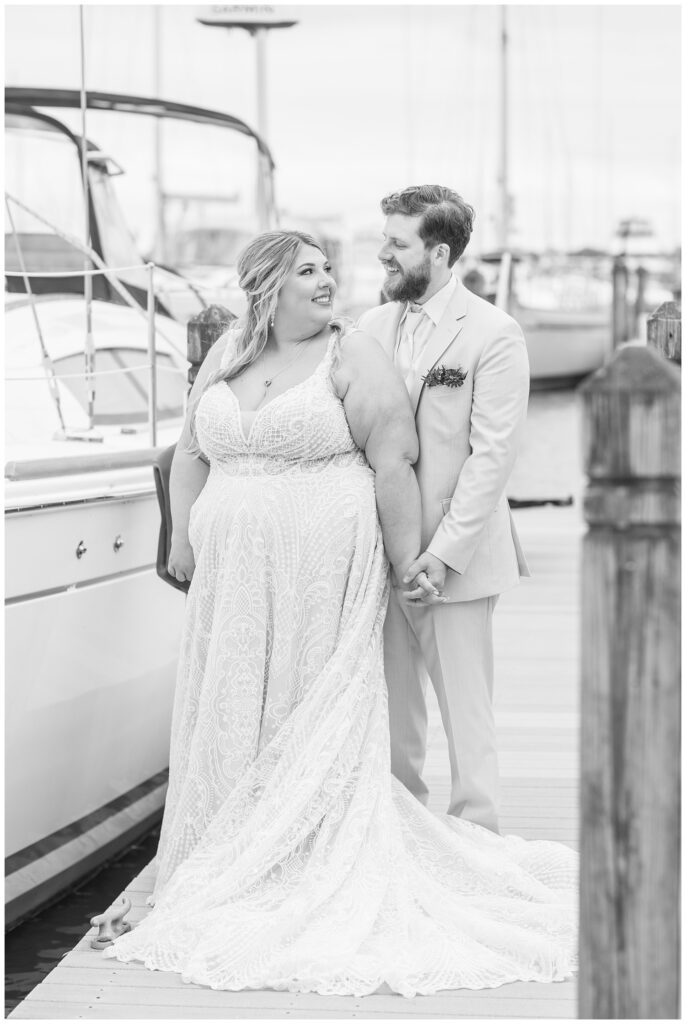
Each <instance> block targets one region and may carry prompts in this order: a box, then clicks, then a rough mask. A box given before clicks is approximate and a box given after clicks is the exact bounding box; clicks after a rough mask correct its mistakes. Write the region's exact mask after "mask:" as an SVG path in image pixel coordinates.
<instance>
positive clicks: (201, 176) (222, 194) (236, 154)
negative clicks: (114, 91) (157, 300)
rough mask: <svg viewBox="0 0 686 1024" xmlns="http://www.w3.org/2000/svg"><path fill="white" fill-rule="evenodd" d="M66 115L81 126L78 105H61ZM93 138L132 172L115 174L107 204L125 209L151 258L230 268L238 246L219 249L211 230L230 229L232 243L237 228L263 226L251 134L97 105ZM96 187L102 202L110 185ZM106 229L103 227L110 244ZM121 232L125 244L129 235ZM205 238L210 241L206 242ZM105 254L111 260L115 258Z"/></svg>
mask: <svg viewBox="0 0 686 1024" xmlns="http://www.w3.org/2000/svg"><path fill="white" fill-rule="evenodd" d="M58 116H59V118H60V120H61V121H63V122H64V123H65V124H66V125H67V126H68V127H69V128H70V129H71V130H72V131H74V132H78V131H79V118H80V114H79V112H78V111H77V110H68V109H60V111H59V115H58ZM88 136H89V138H91V139H93V140H94V141H95V142H97V146H98V149H100V150H102V151H103V152H105V153H108V154H112V155H113V156H115V157H116V160H117V163H118V164H120V165H121V166H122V167H123V168H124V169H125V173H124V174H119V175H117V176H115V177H109V176H107V177H108V182H107V185H106V187H107V188H108V189H109V190H110V196H111V197H115V198H116V202H112V199H111V198H110V201H109V202H108V204H107V208H108V209H111V208H112V207H113V206H119V207H120V209H121V212H122V214H123V217H122V223H126V224H127V225H129V226H130V229H131V242H132V244H133V245H134V247H135V250H136V251H137V252H138V253H142V254H144V255H145V256H146V258H147V257H150V258H154V259H155V262H157V263H162V264H172V265H178V264H177V259H178V257H179V256H181V257H182V260H183V263H184V265H186V266H189V265H198V264H200V265H202V264H208V263H212V264H215V265H216V264H217V263H219V264H220V265H221V264H224V265H227V264H230V263H232V262H233V261H234V260H235V255H236V253H235V246H233V245H229V246H228V248H227V249H226V250H224V249H219V250H218V249H217V246H216V243H215V241H214V239H213V238H212V236H211V232H213V231H220V232H227V234H226V235H224V237H225V238H226V239H227V241H228V240H229V238H230V237H233V236H235V235H236V233H238V235H240V236H241V237H249V236H251V235H254V234H255V233H256V232H257V231H259V230H260V227H261V221H260V216H259V214H258V188H257V182H258V177H259V172H260V166H261V165H260V157H259V152H258V148H257V143H256V141H255V139H254V138H252V137H251V136H249V135H242V134H240V133H238V132H235V131H232V130H227V128H225V127H222V126H219V125H213V124H196V123H194V122H190V121H181V120H164V119H159V118H156V117H154V116H152V115H150V116H146V115H145V114H140V113H135V114H134V113H128V112H126V111H121V110H89V111H88ZM157 146H159V149H158V150H157V152H158V153H159V169H158V167H157V166H156V156H155V154H156V147H157ZM91 180H92V182H93V178H92V179H91ZM93 185H94V200H95V199H96V193H102V192H104V188H105V183H104V182H103V181H102V180H98V181H97V182H93ZM92 187H93V186H92ZM103 203H104V197H103ZM104 212H105V211H103V213H104ZM106 234H107V232H104V231H103V246H105V245H106V244H107V242H106V239H105V235H106ZM115 234H116V237H117V239H118V240H119V241H118V243H117V244H121V232H116V233H115ZM191 238H192V239H193V242H192V243H191V244H190V246H189V242H188V240H189V239H191ZM198 238H202V239H204V241H203V242H202V243H201V244H200V245H198V244H197V239H198ZM105 255H106V258H107V259H108V262H110V261H111V260H113V259H114V257H113V256H112V257H111V256H110V253H106V254H105ZM184 257H186V258H187V259H188V263H186V260H185V259H184ZM120 265H124V264H120Z"/></svg>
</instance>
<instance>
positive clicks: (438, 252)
mask: <svg viewBox="0 0 686 1024" xmlns="http://www.w3.org/2000/svg"><path fill="white" fill-rule="evenodd" d="M432 255H433V259H434V262H435V263H447V261H448V260H449V259H450V246H449V245H446V244H445V242H441V243H440V245H437V246H436V247H435V248H434V251H433V254H432Z"/></svg>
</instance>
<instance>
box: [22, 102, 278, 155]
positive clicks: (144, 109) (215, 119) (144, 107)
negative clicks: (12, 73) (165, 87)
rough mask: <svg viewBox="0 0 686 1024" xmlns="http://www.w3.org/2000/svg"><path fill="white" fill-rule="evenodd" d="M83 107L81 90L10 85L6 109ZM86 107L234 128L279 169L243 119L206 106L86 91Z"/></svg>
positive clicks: (257, 136) (259, 138) (268, 150)
mask: <svg viewBox="0 0 686 1024" xmlns="http://www.w3.org/2000/svg"><path fill="white" fill-rule="evenodd" d="M80 106H81V93H80V91H79V90H78V89H44V88H36V87H34V86H26V87H24V86H8V87H7V88H6V89H5V109H6V110H11V109H12V108H15V110H16V109H17V108H22V109H26V108H30V107H62V108H65V109H78V108H79V107H80ZM86 106H87V107H88V108H89V109H90V110H116V111H120V112H121V113H125V114H145V115H147V116H148V117H162V118H165V119H169V118H171V119H176V120H179V121H192V122H194V123H195V124H211V125H216V126H218V127H224V128H229V129H233V131H236V132H240V134H241V135H248V136H249V137H250V138H253V139H254V140H255V143H256V145H257V148H258V149H259V151H260V153H261V154H262V155H263V156H264V157H266V159H267V161H268V162H269V166H270V168H271V169H272V170H273V169H274V167H275V166H276V165H275V163H274V158H273V157H272V154H271V151H270V149H269V147H268V145H267V143H266V142H265V141H264V139H263V138H261V136H259V135H258V134H257V132H255V131H253V129H252V128H251V127H250V126H249V125H248V124H246V123H245V121H241V119H240V118H239V117H234V116H233V114H224V113H222V112H221V111H218V110H208V109H207V108H206V107H194V106H191V105H189V104H187V103H176V102H173V101H171V100H161V99H153V98H151V97H146V96H128V95H126V94H124V93H113V92H91V91H87V92H86Z"/></svg>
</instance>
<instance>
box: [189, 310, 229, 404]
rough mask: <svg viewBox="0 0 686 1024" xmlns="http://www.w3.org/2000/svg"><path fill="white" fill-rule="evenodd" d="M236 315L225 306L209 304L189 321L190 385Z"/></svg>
mask: <svg viewBox="0 0 686 1024" xmlns="http://www.w3.org/2000/svg"><path fill="white" fill-rule="evenodd" d="M235 319H236V317H235V315H234V314H233V313H231V312H230V311H229V310H228V309H226V307H225V306H208V307H207V308H206V309H203V310H202V311H201V312H200V313H198V314H197V315H196V316H194V317H192V318H191V319H190V320H189V321H188V327H187V331H188V338H187V357H188V362H189V363H190V364H191V365H190V368H189V370H188V386H189V387H191V386H192V384H193V381H194V380H195V378H196V377H197V375H198V370H199V369H200V365H201V364H202V361H203V359H204V358H205V356H206V355H207V353H208V352H209V350H210V349H211V348H212V346H213V345H214V343H215V341H217V339H218V338H220V337H221V335H222V334H223V333H224V331H226V329H227V327H228V326H229V325H230V324H231V322H232V321H233V320H235Z"/></svg>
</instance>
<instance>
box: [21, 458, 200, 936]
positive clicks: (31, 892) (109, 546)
mask: <svg viewBox="0 0 686 1024" xmlns="http://www.w3.org/2000/svg"><path fill="white" fill-rule="evenodd" d="M116 476H117V474H112V473H110V474H109V479H110V486H109V488H104V487H103V486H102V484H101V483H98V482H97V481H92V480H88V479H87V478H86V477H85V475H84V477H83V478H81V483H80V484H79V483H77V481H76V480H71V481H69V486H67V485H66V482H65V480H64V478H62V479H60V480H59V485H60V490H62V491H63V493H70V494H71V498H66V499H64V498H63V499H62V500H60V498H59V496H58V494H57V493H55V494H53V495H51V496H50V497H48V499H47V501H46V500H45V498H44V502H43V507H41V508H38V507H36V505H35V504H33V503H32V500H31V497H30V490H31V486H32V485H31V484H30V483H26V482H22V483H19V484H17V485H16V486H15V490H16V492H17V493H19V492H20V493H21V500H20V501H19V500H16V503H15V504H14V507H13V503H12V492H13V486H12V485H11V484H10V487H9V488H8V494H7V504H8V511H7V516H6V520H7V522H6V527H7V528H6V552H7V557H6V569H7V608H6V616H7V617H6V678H7V696H6V756H7V764H8V768H9V770H8V773H7V782H6V855H7V860H6V876H7V877H6V904H7V906H6V924H7V925H8V926H11V925H12V924H13V923H16V922H18V921H19V920H20V919H22V918H23V917H25V916H27V915H28V914H30V913H32V912H34V911H35V910H36V909H37V908H38V907H40V906H41V905H42V904H44V903H45V902H47V901H49V900H51V899H53V898H54V897H55V896H56V895H57V894H59V893H60V892H61V891H62V890H63V889H65V888H66V887H68V886H69V885H71V884H73V883H74V881H76V880H77V879H78V878H79V877H82V876H83V875H84V874H86V873H88V872H90V871H92V870H93V869H94V868H95V867H96V866H97V865H98V864H99V863H101V862H102V861H103V860H105V859H107V858H108V857H111V856H113V854H114V853H116V852H118V850H120V849H123V848H124V847H125V846H126V845H127V844H128V843H129V842H131V841H132V840H133V839H135V838H136V836H137V835H139V834H141V833H142V832H143V831H144V830H145V829H146V828H148V827H149V826H150V825H151V824H153V823H154V821H155V819H156V818H159V816H160V814H161V809H162V806H163V802H164V795H165V788H166V769H167V764H168V748H169V733H170V720H171V709H172V701H173V690H174V682H175V673H176V661H177V654H178V646H179V641H180V630H181V620H182V616H183V610H184V597H183V595H182V594H181V593H179V592H178V591H174V590H173V589H172V588H171V587H168V586H165V585H164V584H163V583H162V581H161V580H160V579H159V578H158V576H157V575H156V572H155V559H156V547H157V534H158V528H159V511H158V507H157V499H156V495H155V492H154V488H153V485H152V471H151V469H150V467H146V468H140V469H137V470H127V471H124V472H123V473H121V474H119V476H120V480H119V484H117V482H116ZM113 479H114V481H115V482H114V483H112V481H113ZM45 483H46V482H45V481H39V482H38V486H39V489H42V491H43V494H44V495H45V492H46V486H45ZM56 483H57V482H56ZM88 491H90V492H91V493H90V496H89V495H88ZM117 539H119V541H120V544H119V545H118V546H117V545H116V544H115V542H116V541H117ZM79 545H82V547H85V548H86V551H85V553H84V554H82V555H81V557H77V555H76V551H77V548H78V547H79Z"/></svg>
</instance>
